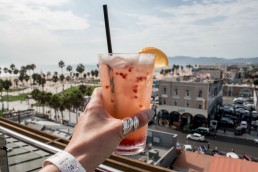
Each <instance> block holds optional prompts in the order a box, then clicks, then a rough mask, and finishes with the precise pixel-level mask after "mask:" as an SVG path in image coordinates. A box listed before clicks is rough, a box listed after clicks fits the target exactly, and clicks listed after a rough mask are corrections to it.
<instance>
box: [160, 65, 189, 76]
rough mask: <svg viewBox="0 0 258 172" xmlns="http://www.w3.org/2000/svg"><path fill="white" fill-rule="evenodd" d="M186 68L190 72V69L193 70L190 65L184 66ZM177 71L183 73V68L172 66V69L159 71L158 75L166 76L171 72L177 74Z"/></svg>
mask: <svg viewBox="0 0 258 172" xmlns="http://www.w3.org/2000/svg"><path fill="white" fill-rule="evenodd" d="M186 68H187V69H188V70H189V71H190V69H191V68H193V66H192V65H190V64H189V65H186ZM179 69H181V71H183V70H184V66H180V65H175V64H174V65H173V67H172V68H168V69H161V70H160V74H162V75H166V74H168V73H171V72H173V73H174V72H176V73H178V70H179Z"/></svg>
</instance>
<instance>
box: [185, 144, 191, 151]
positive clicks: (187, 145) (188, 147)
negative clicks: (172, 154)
mask: <svg viewBox="0 0 258 172" xmlns="http://www.w3.org/2000/svg"><path fill="white" fill-rule="evenodd" d="M184 150H189V151H193V147H192V145H189V144H186V145H184Z"/></svg>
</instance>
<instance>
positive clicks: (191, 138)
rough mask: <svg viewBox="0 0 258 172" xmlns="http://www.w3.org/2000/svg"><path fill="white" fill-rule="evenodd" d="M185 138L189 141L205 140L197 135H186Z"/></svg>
mask: <svg viewBox="0 0 258 172" xmlns="http://www.w3.org/2000/svg"><path fill="white" fill-rule="evenodd" d="M186 138H187V139H190V140H195V141H204V140H205V138H204V136H203V135H201V134H199V133H193V134H188V135H187V136H186Z"/></svg>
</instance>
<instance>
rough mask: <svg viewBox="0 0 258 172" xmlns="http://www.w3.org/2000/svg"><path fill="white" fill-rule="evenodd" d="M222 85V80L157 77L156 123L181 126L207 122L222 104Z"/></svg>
mask: <svg viewBox="0 0 258 172" xmlns="http://www.w3.org/2000/svg"><path fill="white" fill-rule="evenodd" d="M222 84H223V82H222V80H216V81H214V80H213V81H211V80H203V81H198V82H196V81H194V80H187V81H186V80H179V79H173V78H167V79H163V80H160V83H159V106H158V107H157V114H158V118H159V119H160V120H159V121H158V123H160V121H162V122H164V121H167V122H168V123H169V125H177V126H179V127H181V128H182V127H185V126H190V127H198V126H202V125H204V124H208V121H209V120H210V119H214V118H215V115H216V113H217V111H218V109H219V106H221V104H222V97H223V95H222Z"/></svg>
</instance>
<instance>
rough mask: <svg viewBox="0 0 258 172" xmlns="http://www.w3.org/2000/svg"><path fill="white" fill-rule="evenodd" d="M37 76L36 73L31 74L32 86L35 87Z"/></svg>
mask: <svg viewBox="0 0 258 172" xmlns="http://www.w3.org/2000/svg"><path fill="white" fill-rule="evenodd" d="M37 77H38V74H37V73H33V74H32V79H33V85H35V84H36V83H35V82H36V80H37Z"/></svg>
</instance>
